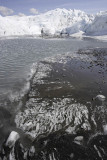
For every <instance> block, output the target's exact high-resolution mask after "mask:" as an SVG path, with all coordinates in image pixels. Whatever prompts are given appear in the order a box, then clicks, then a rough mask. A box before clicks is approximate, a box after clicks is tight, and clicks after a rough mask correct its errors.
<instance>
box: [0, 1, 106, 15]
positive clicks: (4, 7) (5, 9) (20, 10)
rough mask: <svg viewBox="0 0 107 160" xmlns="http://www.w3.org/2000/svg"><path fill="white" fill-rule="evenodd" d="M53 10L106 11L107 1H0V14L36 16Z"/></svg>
mask: <svg viewBox="0 0 107 160" xmlns="http://www.w3.org/2000/svg"><path fill="white" fill-rule="evenodd" d="M55 8H66V9H80V10H83V11H85V12H86V13H96V12H99V11H103V10H107V0H0V14H2V15H4V16H6V15H12V14H20V15H21V14H22V15H23V14H26V15H31V14H38V13H41V12H45V11H48V10H51V9H55Z"/></svg>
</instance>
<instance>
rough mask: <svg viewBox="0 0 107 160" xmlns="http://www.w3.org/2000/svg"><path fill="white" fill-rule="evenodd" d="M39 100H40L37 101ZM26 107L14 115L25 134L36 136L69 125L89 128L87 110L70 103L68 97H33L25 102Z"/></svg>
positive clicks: (65, 127) (76, 127)
mask: <svg viewBox="0 0 107 160" xmlns="http://www.w3.org/2000/svg"><path fill="white" fill-rule="evenodd" d="M39 101H40V102H39ZM26 106H27V109H26V110H25V111H24V112H20V113H19V114H18V115H17V116H16V120H15V121H16V124H17V126H18V127H19V128H21V129H22V130H24V131H25V132H26V133H27V134H29V135H31V136H32V137H33V138H36V137H37V136H38V135H40V134H46V135H47V134H49V133H51V132H55V131H58V130H61V129H64V130H66V129H67V128H68V127H69V126H71V127H74V126H75V129H78V127H79V125H81V128H83V129H84V130H90V124H89V122H88V110H87V108H86V106H84V105H81V104H79V103H78V104H76V103H74V104H72V99H70V98H63V99H61V98H54V99H52V100H48V99H44V100H41V99H33V98H31V99H30V100H29V101H28V102H27V104H26Z"/></svg>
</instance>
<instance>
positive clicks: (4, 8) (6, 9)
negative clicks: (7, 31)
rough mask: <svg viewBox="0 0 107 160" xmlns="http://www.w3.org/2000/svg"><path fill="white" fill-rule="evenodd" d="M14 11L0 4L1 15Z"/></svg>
mask: <svg viewBox="0 0 107 160" xmlns="http://www.w3.org/2000/svg"><path fill="white" fill-rule="evenodd" d="M13 12H14V11H13V10H12V9H9V8H7V7H4V6H0V14H2V15H3V16H8V15H11V14H12V13H13Z"/></svg>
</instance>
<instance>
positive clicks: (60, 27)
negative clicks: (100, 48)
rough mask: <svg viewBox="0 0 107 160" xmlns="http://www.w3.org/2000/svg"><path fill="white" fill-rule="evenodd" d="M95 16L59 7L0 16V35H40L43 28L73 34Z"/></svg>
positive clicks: (45, 30)
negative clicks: (46, 10) (25, 13)
mask: <svg viewBox="0 0 107 160" xmlns="http://www.w3.org/2000/svg"><path fill="white" fill-rule="evenodd" d="M93 18H94V17H93V16H91V15H87V14H86V13H85V12H83V11H80V10H66V9H59V8H58V9H55V10H51V11H48V12H46V13H44V14H40V15H36V16H22V17H20V16H7V17H2V16H0V36H4V35H6V36H9V35H40V34H41V29H42V28H43V29H44V32H45V33H46V34H52V35H53V34H58V33H60V32H69V34H72V33H76V32H78V31H80V30H84V27H85V26H86V25H89V24H90V23H91V22H92V20H93Z"/></svg>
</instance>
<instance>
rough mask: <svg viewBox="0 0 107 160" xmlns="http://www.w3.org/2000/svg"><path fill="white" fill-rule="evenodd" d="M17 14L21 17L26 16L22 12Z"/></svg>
mask: <svg viewBox="0 0 107 160" xmlns="http://www.w3.org/2000/svg"><path fill="white" fill-rule="evenodd" d="M18 16H20V17H23V16H26V15H25V14H24V13H19V14H18Z"/></svg>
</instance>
